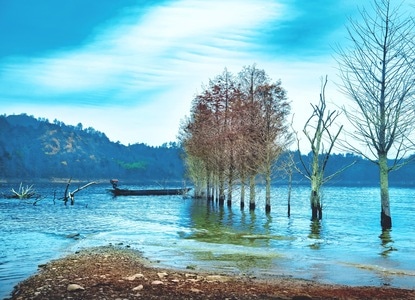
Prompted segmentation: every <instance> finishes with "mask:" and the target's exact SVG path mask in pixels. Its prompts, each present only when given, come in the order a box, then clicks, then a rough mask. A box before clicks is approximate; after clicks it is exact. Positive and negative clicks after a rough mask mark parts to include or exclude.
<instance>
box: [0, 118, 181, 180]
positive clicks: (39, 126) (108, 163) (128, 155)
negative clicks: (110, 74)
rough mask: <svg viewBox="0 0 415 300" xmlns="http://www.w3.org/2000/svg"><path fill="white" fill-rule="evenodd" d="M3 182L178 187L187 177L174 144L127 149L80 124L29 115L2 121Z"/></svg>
mask: <svg viewBox="0 0 415 300" xmlns="http://www.w3.org/2000/svg"><path fill="white" fill-rule="evenodd" d="M0 170H1V171H0V172H1V173H0V180H12V179H17V180H29V179H30V180H36V179H53V178H63V179H65V178H66V179H68V178H71V177H72V178H77V179H84V180H96V179H106V178H107V179H108V180H109V179H110V178H119V179H120V180H122V182H126V181H135V182H143V181H154V180H157V181H161V180H164V181H176V180H182V179H183V176H184V168H183V161H182V160H181V158H180V149H179V148H178V147H176V145H175V144H169V145H167V144H166V145H165V146H162V147H150V146H147V145H145V144H134V145H129V146H125V145H122V144H120V143H118V142H117V143H114V142H112V141H110V140H109V139H108V138H107V136H106V135H105V134H104V133H102V132H99V131H96V130H94V129H93V128H82V124H78V125H77V126H68V125H65V124H64V123H62V122H59V121H57V120H55V121H54V122H53V123H50V122H49V121H48V120H46V119H36V118H34V117H32V116H28V115H26V114H21V115H10V116H5V115H3V116H0Z"/></svg>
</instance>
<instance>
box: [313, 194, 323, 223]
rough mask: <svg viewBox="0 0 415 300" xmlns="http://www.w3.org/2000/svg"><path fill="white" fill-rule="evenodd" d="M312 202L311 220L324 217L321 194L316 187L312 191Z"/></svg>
mask: <svg viewBox="0 0 415 300" xmlns="http://www.w3.org/2000/svg"><path fill="white" fill-rule="evenodd" d="M310 202H311V220H312V221H316V220H321V219H322V218H323V209H322V207H321V203H320V195H319V192H317V191H316V190H314V189H313V190H312V191H311V197H310Z"/></svg>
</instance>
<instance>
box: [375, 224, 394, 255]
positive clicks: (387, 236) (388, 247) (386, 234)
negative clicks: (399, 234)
mask: <svg viewBox="0 0 415 300" xmlns="http://www.w3.org/2000/svg"><path fill="white" fill-rule="evenodd" d="M391 231H392V229H383V230H382V233H381V234H380V235H379V238H380V240H381V243H380V244H381V246H382V248H383V251H382V252H381V253H380V255H381V256H383V257H388V256H389V254H390V253H391V252H392V251H396V250H397V249H396V248H395V247H393V244H394V242H393V239H392V237H391Z"/></svg>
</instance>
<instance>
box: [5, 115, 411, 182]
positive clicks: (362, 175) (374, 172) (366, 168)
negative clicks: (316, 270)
mask: <svg viewBox="0 0 415 300" xmlns="http://www.w3.org/2000/svg"><path fill="white" fill-rule="evenodd" d="M181 154H182V150H181V149H180V147H178V146H177V145H176V144H174V143H171V144H165V145H164V146H162V147H150V146H148V145H145V144H142V143H141V144H139V143H138V144H133V145H128V146H125V145H122V144H120V143H119V142H117V143H115V142H112V141H110V140H109V139H108V138H107V136H106V135H105V134H104V133H102V132H99V131H97V130H95V129H93V128H91V127H89V128H83V127H82V124H78V125H77V126H68V125H65V124H64V123H63V122H59V121H57V120H55V121H54V122H53V123H50V122H49V121H48V120H46V119H36V118H34V117H32V116H28V115H26V114H21V115H10V116H6V115H3V116H0V181H1V180H7V181H12V180H13V181H29V180H31V181H36V180H40V179H46V180H53V179H65V180H66V179H68V178H74V179H80V180H97V179H98V180H101V179H102V180H108V179H110V178H118V179H120V180H121V182H122V183H127V182H131V183H137V182H141V183H146V182H148V183H151V182H155V181H157V182H158V183H160V182H170V181H182V180H183V178H184V176H185V170H184V165H183V161H182V159H181V157H180V156H181ZM294 159H295V161H296V164H297V166H300V162H299V159H298V153H294ZM307 159H308V160H311V156H307V155H303V160H304V161H307ZM283 160H284V156H283V157H281V159H280V161H283ZM353 161H356V164H355V165H353V166H352V167H351V168H349V169H347V170H346V171H345V172H343V173H341V174H340V175H339V176H337V177H335V178H334V179H333V180H332V181H331V182H330V183H329V184H332V185H378V178H379V176H378V169H377V166H376V165H375V164H373V163H371V162H369V161H367V160H366V159H363V158H361V157H358V156H355V155H353V154H333V155H332V156H331V157H330V160H329V163H328V165H327V172H326V175H329V174H332V173H334V172H335V171H336V170H338V169H340V168H342V167H344V166H346V165H348V164H350V163H351V162H353ZM278 164H279V162H277V165H276V167H277V168H276V169H277V170H278ZM286 177H287V176H286V174H284V172H283V171H277V172H276V174H275V179H274V183H281V184H287V181H288V180H287V178H286ZM259 181H260V180H259ZM293 182H294V183H297V184H308V181H307V180H306V179H304V177H303V176H302V175H301V174H299V173H296V172H294V174H293ZM389 183H390V185H391V186H415V168H414V163H413V162H412V163H410V164H408V165H406V166H404V167H402V168H401V169H399V170H398V171H394V172H391V173H390V182H389Z"/></svg>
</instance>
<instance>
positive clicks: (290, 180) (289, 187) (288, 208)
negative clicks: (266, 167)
mask: <svg viewBox="0 0 415 300" xmlns="http://www.w3.org/2000/svg"><path fill="white" fill-rule="evenodd" d="M289 178H290V179H289V182H288V200H287V215H288V217H290V216H291V192H292V175H291V174H290V176H289Z"/></svg>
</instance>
